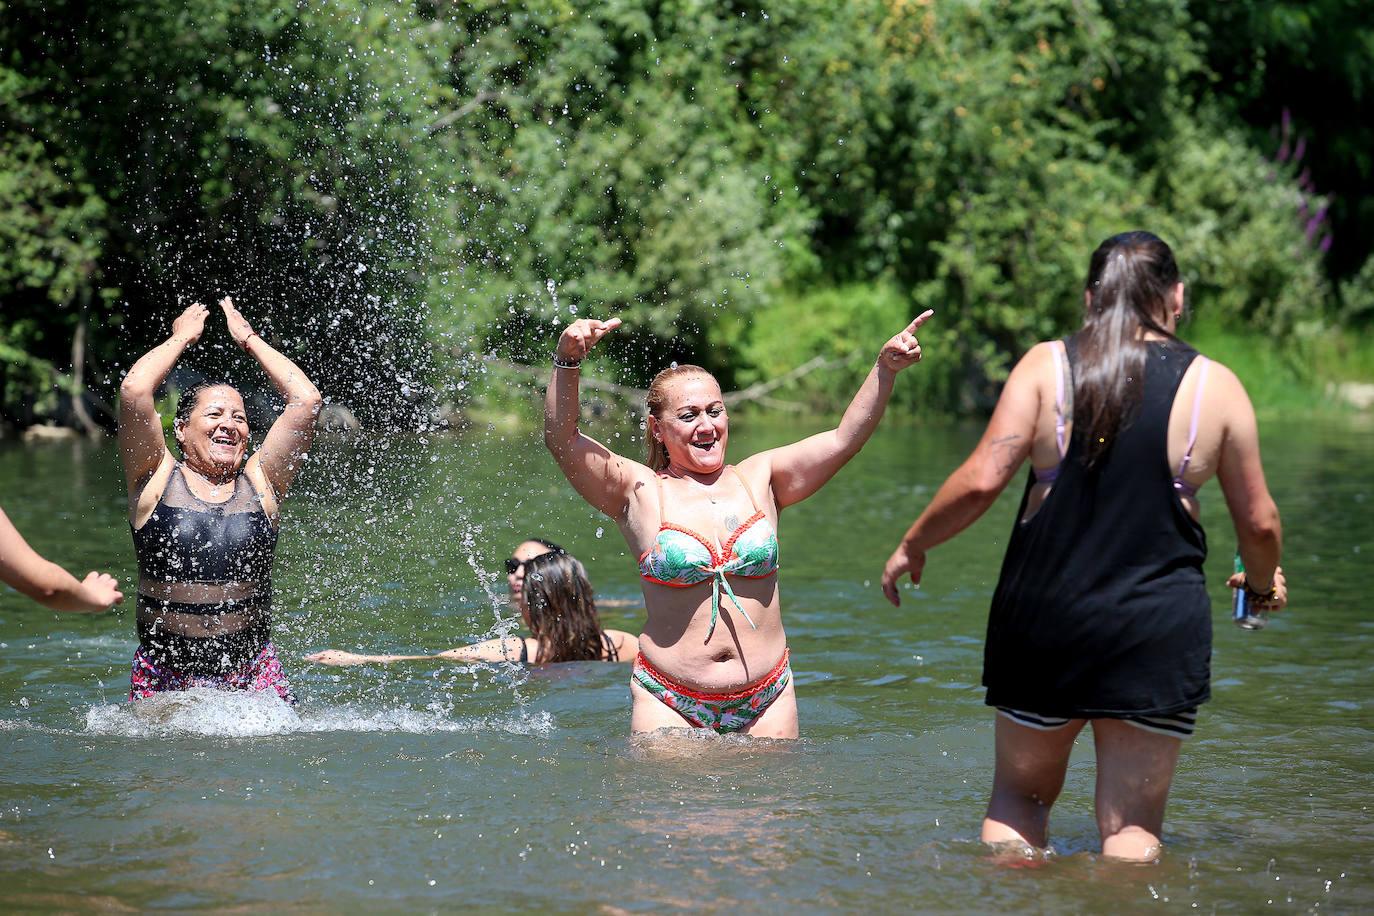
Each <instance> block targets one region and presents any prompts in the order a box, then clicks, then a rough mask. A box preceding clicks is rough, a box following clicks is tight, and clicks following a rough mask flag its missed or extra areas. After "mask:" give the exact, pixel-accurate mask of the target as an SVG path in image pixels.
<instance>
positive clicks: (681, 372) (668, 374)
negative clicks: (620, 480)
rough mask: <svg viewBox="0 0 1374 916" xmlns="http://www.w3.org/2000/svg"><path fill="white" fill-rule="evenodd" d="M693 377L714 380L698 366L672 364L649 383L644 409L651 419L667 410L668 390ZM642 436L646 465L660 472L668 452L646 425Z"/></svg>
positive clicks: (665, 464)
mask: <svg viewBox="0 0 1374 916" xmlns="http://www.w3.org/2000/svg"><path fill="white" fill-rule="evenodd" d="M693 375H704V376H706V377H707V378H715V376H713V375H711V373H709V372H707V371H706V370H705V369H703V368H701V367H700V366H692V365H686V364H684V365H681V366H679V365H678V364H677V363H673V365H671V366H669V367H668V368H667V369H664V370H663V371H662V372H660V373H659V374H658V375H655V376H654V380H653V381H652V382H650V383H649V394H648V395H647V396H646V397H645V399H644V401H645V405H644V406H645V407H646V408H647V409H648V411H649V415H650V416H652V417H661V416H663V412H664V411H665V410H667V409H668V388H669V386H671V385H672V384H673V382H676V381H677V380H678V379H680V378H687V377H689V376H693ZM644 436H645V438H646V440H647V444H648V446H649V451H648V458H647V460H646V461H645V463H646V464H648V465H649V467H650V468H651V469H652V470H655V471H661V470H663V469H664V468H666V467H667V466H668V450H667V449H666V448H664V447H663V440H661V439H655V438H654V434H653V432H652V431H650V430H649V428H648V426H647V424H646V425H645V429H644Z"/></svg>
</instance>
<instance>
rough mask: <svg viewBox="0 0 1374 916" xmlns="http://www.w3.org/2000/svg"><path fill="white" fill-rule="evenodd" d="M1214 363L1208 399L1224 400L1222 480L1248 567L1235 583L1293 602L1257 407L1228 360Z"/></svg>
mask: <svg viewBox="0 0 1374 916" xmlns="http://www.w3.org/2000/svg"><path fill="white" fill-rule="evenodd" d="M1213 366H1214V367H1215V371H1214V375H1213V378H1214V379H1215V381H1214V382H1213V383H1212V386H1210V387H1211V389H1212V390H1211V391H1209V392H1208V400H1209V401H1211V402H1212V403H1215V404H1220V405H1224V409H1225V411H1226V412H1225V421H1224V422H1225V429H1224V432H1223V436H1222V440H1221V457H1220V459H1219V461H1218V463H1217V482H1218V483H1220V484H1221V492H1222V494H1223V495H1224V496H1225V497H1226V508H1227V509H1228V510H1229V511H1230V513H1231V522H1232V524H1234V525H1235V528H1236V544H1237V546H1238V549H1239V550H1240V559H1241V562H1242V563H1244V564H1245V572H1243V573H1239V574H1237V575H1236V576H1232V577H1231V581H1230V582H1229V583H1228V584H1230V585H1232V586H1233V587H1241V586H1244V585H1248V586H1249V587H1250V588H1251V589H1252V590H1253V591H1255V592H1259V593H1264V594H1268V593H1269V591H1270V589H1271V588H1273V589H1274V597H1273V599H1272V600H1270V601H1269V602H1267V603H1268V604H1269V606H1270V607H1272V608H1275V609H1277V608H1281V607H1283V606H1284V605H1285V604H1286V603H1287V602H1288V589H1287V583H1286V581H1285V580H1284V576H1283V571H1282V570H1281V569H1280V568H1279V556H1280V554H1281V553H1282V549H1283V529H1282V526H1281V525H1280V523H1279V509H1278V506H1277V505H1275V504H1274V498H1273V497H1272V496H1270V495H1269V486H1268V484H1267V483H1266V482H1265V479H1264V466H1263V465H1262V464H1261V463H1260V450H1259V424H1258V423H1257V422H1256V421H1255V409H1254V407H1253V406H1251V404H1250V396H1249V395H1248V394H1246V392H1245V386H1244V385H1242V384H1241V383H1240V379H1238V378H1236V376H1235V374H1234V373H1232V372H1231V370H1230V369H1227V368H1226V367H1225V366H1221V365H1219V364H1216V363H1213Z"/></svg>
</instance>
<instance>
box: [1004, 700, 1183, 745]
mask: <svg viewBox="0 0 1374 916" xmlns="http://www.w3.org/2000/svg"><path fill="white" fill-rule="evenodd" d="M997 712H998V713H999V714H1001V715H1004V716H1006V717H1007V718H1008V719H1010V720H1011V721H1013V722H1015V723H1016V724H1017V725H1024V726H1026V727H1027V728H1033V729H1036V730H1037V731H1042V732H1052V731H1055V730H1056V729H1060V728H1063V727H1064V726H1065V725H1068V724H1069V722H1071V721H1073V720H1072V719H1066V718H1061V717H1060V716H1042V715H1040V714H1039V713H1037V712H1024V711H1022V710H1020V709H1011V708H1009V707H1006V706H998V707H997ZM1098 718H1119V719H1120V720H1121V721H1122V722H1126V723H1128V724H1130V725H1134V726H1135V727H1136V728H1143V729H1144V730H1145V731H1147V732H1154V733H1155V734H1156V735H1168V736H1169V737H1171V738H1189V737H1192V734H1193V729H1194V727H1195V726H1196V724H1197V709H1196V708H1193V709H1185V710H1184V711H1183V712H1173V713H1169V714H1168V715H1165V716H1099V717H1098Z"/></svg>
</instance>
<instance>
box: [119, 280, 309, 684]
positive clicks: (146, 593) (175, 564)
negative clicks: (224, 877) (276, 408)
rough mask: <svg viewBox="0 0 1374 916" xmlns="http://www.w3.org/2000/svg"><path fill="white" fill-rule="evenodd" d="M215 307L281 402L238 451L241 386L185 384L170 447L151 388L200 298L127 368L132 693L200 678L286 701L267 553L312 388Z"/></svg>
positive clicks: (123, 417) (230, 313)
mask: <svg viewBox="0 0 1374 916" xmlns="http://www.w3.org/2000/svg"><path fill="white" fill-rule="evenodd" d="M220 307H221V308H222V309H223V311H224V317H225V321H226V323H227V325H228V328H229V333H230V335H231V336H232V337H233V339H234V341H235V342H236V343H237V344H238V345H239V346H240V347H242V348H243V349H244V350H245V351H246V352H248V353H249V354H251V355H252V356H253V357H254V358H255V359H256V360H257V361H258V363H259V364H260V365H261V366H262V368H263V370H264V371H266V373H267V375H268V377H269V378H270V379H271V380H272V383H273V384H274V385H275V386H276V388H277V390H278V391H279V392H281V395H282V397H283V398H284V399H285V400H286V408H285V410H283V412H282V414H281V416H280V417H278V418H277V420H276V422H275V423H273V424H272V428H271V429H270V430H268V433H267V436H266V437H265V438H264V440H263V443H262V446H261V447H260V448H259V449H258V450H257V451H256V452H254V453H253V455H252V457H248V456H247V452H248V445H249V439H250V431H249V428H248V419H247V416H246V414H245V412H244V407H243V398H242V397H241V396H240V395H239V393H238V392H237V391H236V390H235V389H234V388H233V387H232V386H230V385H197V386H194V387H192V388H191V389H189V390H187V391H186V392H183V393H182V396H181V399H180V401H179V403H178V405H177V413H176V419H175V422H174V427H175V433H176V438H177V443H178V445H179V446H180V450H181V453H182V459H181V460H179V461H178V460H177V459H176V458H174V457H173V456H172V453H171V452H170V451H169V450H168V449H167V445H166V441H165V439H164V438H163V434H162V421H161V419H160V418H159V417H158V415H157V410H156V408H155V407H154V401H153V398H154V394H155V392H156V391H157V388H158V386H160V385H161V384H162V382H163V380H164V379H166V377H167V374H168V373H169V372H171V370H172V367H173V366H174V365H175V364H176V362H177V360H178V359H179V358H180V357H181V355H182V353H183V352H185V350H186V348H187V347H189V346H191V345H192V344H194V343H195V342H196V341H197V340H199V339H200V336H201V334H202V333H203V332H204V329H205V319H206V317H207V315H208V314H209V310H208V309H207V308H206V307H205V306H203V305H201V304H199V303H196V304H194V305H192V306H190V307H189V308H187V309H186V310H185V311H184V312H182V314H181V315H180V316H179V317H178V318H177V319H176V320H175V321H174V322H173V323H172V336H171V337H170V338H168V339H167V340H166V341H165V342H163V343H162V344H160V345H158V346H157V347H155V348H153V349H152V350H150V351H149V352H148V353H146V354H144V356H143V357H142V358H140V359H139V360H138V362H137V363H135V364H134V366H133V368H132V369H130V370H129V374H128V375H127V376H126V377H125V379H124V382H123V384H122V386H121V388H120V404H119V445H120V450H121V453H122V455H123V459H124V474H125V480H126V483H127V484H128V488H129V525H130V528H131V529H132V531H133V539H134V550H135V553H136V554H137V555H138V572H139V581H138V612H137V613H138V643H139V647H138V652H137V654H136V655H135V658H134V665H133V671H132V674H131V689H130V697H129V698H130V699H135V698H137V697H147V696H151V695H152V694H154V693H157V692H159V691H164V690H184V689H186V688H188V687H197V686H208V687H218V688H222V689H232V690H266V689H272V690H275V691H276V692H277V693H278V694H280V695H281V696H282V698H283V699H286V700H288V701H294V697H292V695H291V691H290V687H289V685H288V684H287V682H286V679H285V677H284V676H283V674H282V671H281V664H280V662H279V661H278V660H277V657H276V653H275V651H274V650H273V648H272V644H271V642H270V637H271V627H272V618H271V605H272V559H273V554H274V553H275V550H276V545H277V513H278V508H279V504H280V500H281V499H282V498H284V497H285V495H286V493H287V491H288V490H289V489H290V486H291V480H292V478H293V477H294V476H295V473H296V469H297V468H298V467H299V465H300V462H301V461H302V460H303V458H304V456H305V453H306V451H307V450H308V449H309V447H310V442H311V440H312V438H313V436H314V420H315V414H316V413H317V412H318V411H319V406H320V393H319V391H317V390H316V389H315V386H314V385H312V384H311V383H310V380H309V379H307V378H306V377H305V374H304V373H303V372H301V370H300V369H299V368H297V366H296V365H295V364H294V363H293V362H291V360H289V359H287V358H286V357H285V356H283V355H282V354H281V353H279V352H277V351H276V350H275V349H273V348H272V347H271V346H269V345H268V344H267V343H266V342H265V341H264V340H263V339H262V338H261V337H259V336H258V335H257V334H256V333H255V332H254V331H253V329H252V327H251V326H250V325H249V324H248V322H247V321H246V320H244V318H243V315H242V314H240V313H239V311H238V310H237V309H236V308H234V305H233V302H232V301H231V300H230V299H229V298H228V297H226V298H224V299H223V300H221V302H220ZM245 459H246V460H245Z"/></svg>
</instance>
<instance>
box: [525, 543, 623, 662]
mask: <svg viewBox="0 0 1374 916" xmlns="http://www.w3.org/2000/svg"><path fill="white" fill-rule="evenodd" d="M525 604H526V605H527V606H528V607H529V623H530V633H531V634H533V635H534V638H535V639H536V640H537V641H538V642H539V652H538V654H536V655H535V658H534V661H535V664H541V665H542V664H547V663H551V662H575V661H600V659H601V657H602V656H603V655H604V654H605V648H604V644H603V642H602V639H601V620H600V618H599V617H597V615H596V597H595V595H594V594H593V593H592V584H591V583H590V582H588V581H587V570H586V569H584V568H583V567H582V564H581V563H580V562H578V560H577V558H576V557H574V556H573V555H572V554H569V553H559V552H557V551H554V552H551V553H541V554H540V555H539V556H537V557H533V558H531V559H530V560H529V562H527V563H526V564H525Z"/></svg>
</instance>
